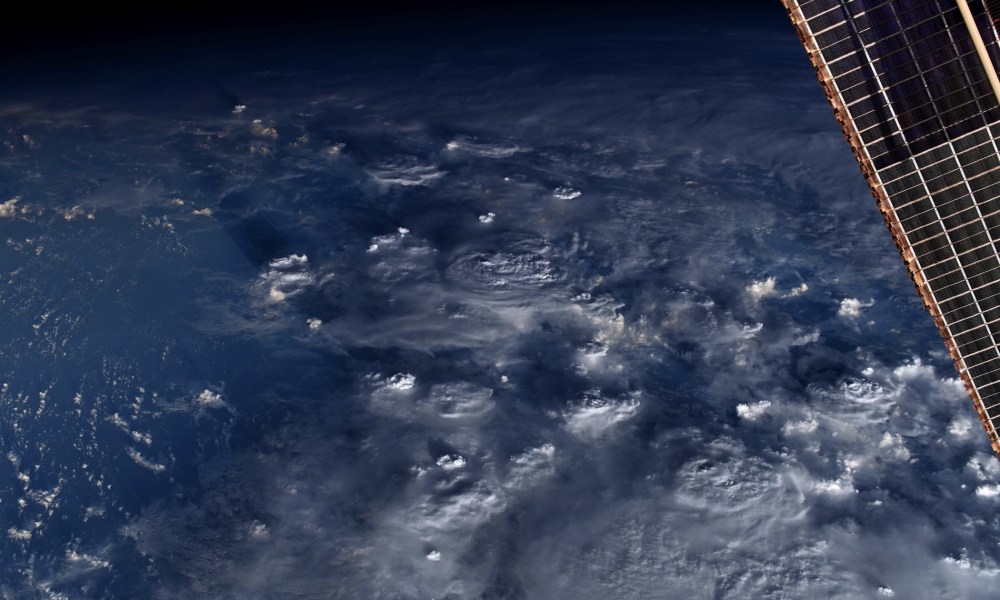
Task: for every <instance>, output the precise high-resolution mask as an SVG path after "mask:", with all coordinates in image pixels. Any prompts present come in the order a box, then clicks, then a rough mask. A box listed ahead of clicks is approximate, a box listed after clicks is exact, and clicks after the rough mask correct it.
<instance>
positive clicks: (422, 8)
mask: <svg viewBox="0 0 1000 600" xmlns="http://www.w3.org/2000/svg"><path fill="white" fill-rule="evenodd" d="M36 6H38V8H30V7H29V8H28V9H26V10H27V12H24V13H21V12H20V8H19V14H20V15H21V16H20V18H19V19H18V21H17V22H16V23H15V22H11V21H8V26H6V27H5V28H4V29H5V31H4V33H3V36H2V37H0V44H2V46H0V50H2V55H0V56H2V59H3V61H4V63H6V64H22V65H23V64H26V63H32V62H35V61H44V60H50V59H51V58H52V57H53V56H56V57H61V58H63V59H64V60H72V59H73V58H74V56H78V57H80V58H83V57H85V56H86V55H87V53H89V52H91V51H94V50H101V49H107V48H109V47H110V48H119V47H120V46H121V45H122V44H155V43H158V42H163V41H166V40H173V41H177V40H189V41H191V42H194V43H208V42H210V41H211V40H217V41H224V40H231V39H232V38H241V37H243V36H247V35H253V36H275V37H280V36H283V35H288V34H292V33H293V32H295V35H298V36H302V35H306V36H316V37H322V36H323V35H324V34H336V35H349V36H355V37H361V38H364V37H371V36H378V35H385V34H392V35H403V36H421V35H425V36H428V37H432V36H434V35H436V34H440V33H443V32H447V31H449V30H461V31H465V32H475V31H489V30H491V29H497V28H504V27H507V28H514V27H590V26H614V25H615V24H629V23H637V22H644V23H646V24H649V25H683V24H684V23H686V22H697V23H699V24H700V25H704V24H707V23H710V22H711V21H712V20H713V19H717V20H718V26H719V27H723V28H724V27H729V26H732V25H759V26H765V27H766V26H773V24H774V23H778V24H779V25H786V23H784V22H783V19H784V14H783V13H784V11H783V9H782V7H781V3H780V1H779V0H743V1H740V2H736V1H726V0H724V1H721V2H719V1H716V2H712V3H685V4H681V3H676V2H636V1H629V0H626V1H616V2H607V1H606V2H580V1H577V2H568V1H563V2H555V1H547V2H546V1H542V2H517V1H513V2H454V1H452V2H446V1H435V2H414V3H408V4H404V5H400V4H399V3H391V2H347V3H344V2H330V3H327V5H326V6H321V5H320V3H310V2H303V1H302V0H288V1H283V2H269V3H263V2H252V1H251V2H243V3H225V4H224V3H218V2H216V3H212V2H193V1H190V0H181V1H178V2H148V3H132V4H131V6H129V7H128V8H120V7H116V8H111V7H104V6H100V5H92V4H91V3H80V4H76V5H72V6H70V7H69V8H62V7H60V8H59V9H58V10H53V9H51V8H49V7H48V6H44V5H42V4H41V3H39V5H36Z"/></svg>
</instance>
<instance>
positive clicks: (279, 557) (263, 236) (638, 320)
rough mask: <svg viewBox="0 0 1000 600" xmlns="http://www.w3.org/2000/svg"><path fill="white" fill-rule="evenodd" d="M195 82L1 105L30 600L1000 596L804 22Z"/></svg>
mask: <svg viewBox="0 0 1000 600" xmlns="http://www.w3.org/2000/svg"><path fill="white" fill-rule="evenodd" d="M711 27H717V25H714V26H711ZM355 42H356V41H355ZM261 43H263V42H261ZM251 54H252V53H251ZM241 56H243V58H241ZM182 58H183V60H182V59H180V58H178V59H177V60H176V61H175V62H171V61H169V60H166V61H160V62H156V63H155V64H152V65H147V64H142V65H140V66H135V65H133V66H131V67H121V69H120V70H117V71H107V72H102V73H98V74H96V75H93V77H90V76H88V77H82V76H80V75H79V74H72V73H60V74H59V77H62V76H63V75H65V76H66V79H65V80H59V79H58V77H55V76H54V79H52V80H45V79H44V78H41V79H35V80H33V82H34V83H32V84H30V85H28V84H26V85H22V86H21V87H19V88H16V91H13V92H10V93H9V94H7V95H6V96H5V97H4V98H3V100H2V104H0V132H2V136H3V139H2V142H3V145H2V147H0V202H2V204H0V241H2V242H3V243H2V244H0V272H2V277H3V283H2V287H0V331H2V332H3V333H2V336H0V451H2V452H0V457H2V458H3V460H2V461H0V514H2V523H0V525H2V528H0V533H2V537H0V557H2V559H0V590H2V591H0V594H2V596H3V597H7V598H115V599H117V598H177V599H180V598H185V599H187V598H338V599H339V598H351V599H353V598H386V599H388V598H393V599H396V598H399V599H403V598H406V599H409V598H439V599H441V598H455V599H457V598H544V599H563V598H565V599H581V600H582V599H605V598H627V599H631V598H806V597H809V598H866V597H880V596H893V595H895V596H896V597H900V598H935V599H937V598H988V597H996V593H997V592H996V589H997V582H998V574H1000V569H998V564H997V560H998V557H1000V548H998V545H997V539H998V538H1000V535H998V534H1000V519H998V514H1000V513H998V510H997V509H998V503H1000V486H998V484H997V482H998V478H1000V463H998V462H997V460H996V459H995V458H994V457H993V456H992V454H991V452H990V450H989V447H988V444H987V442H986V437H985V435H984V434H983V432H982V431H981V428H980V425H979V424H978V422H977V421H976V418H975V414H974V412H973V410H972V408H971V404H970V402H969V400H968V398H967V397H966V395H965V393H964V392H963V390H962V388H961V385H960V384H959V382H958V381H957V379H956V378H955V372H954V369H953V367H952V365H951V363H950V361H949V359H948V358H947V356H946V355H945V353H944V348H943V344H942V342H941V340H940V338H939V336H938V334H937V332H936V330H935V329H934V328H933V325H932V322H931V319H930V317H929V316H928V315H927V314H926V312H925V311H924V309H923V308H922V307H921V306H920V304H919V302H918V300H917V297H916V294H915V293H914V290H913V286H912V284H911V283H910V281H909V280H908V279H907V277H906V274H905V272H904V270H903V267H902V264H901V262H900V260H899V257H898V255H897V252H896V250H895V248H894V247H893V246H892V244H891V241H890V238H889V235H888V234H887V232H886V231H885V228H884V226H883V223H882V219H881V217H880V215H879V213H878V211H877V210H876V208H875V205H874V202H873V200H872V199H871V197H870V195H869V193H868V191H867V189H866V187H865V185H864V181H863V179H862V177H861V175H860V172H859V169H858V167H857V165H856V164H855V163H854V161H853V159H852V157H851V155H850V152H849V150H848V148H847V145H846V144H845V142H844V140H843V139H842V136H841V134H840V132H839V130H838V128H837V125H836V123H835V121H834V119H833V117H832V115H831V111H830V109H829V107H828V105H827V104H826V102H825V99H824V98H823V96H822V93H821V91H820V88H819V86H818V85H817V83H816V81H815V77H814V75H813V73H812V70H811V68H810V66H809V65H808V62H807V60H806V58H805V54H804V52H803V51H802V48H801V47H800V45H799V44H798V42H797V40H796V39H795V36H794V33H793V30H792V28H791V26H790V25H789V24H787V23H784V22H782V23H777V24H775V25H774V27H773V28H761V29H755V28H754V27H751V26H742V27H736V26H734V29H732V30H731V31H727V30H724V31H719V30H718V29H717V28H716V29H711V28H709V27H708V26H705V25H704V24H702V25H698V26H689V25H687V24H684V23H680V24H678V23H673V24H670V25H669V26H668V25H664V26H662V27H660V26H658V25H657V24H655V23H652V24H650V23H645V24H642V25H639V24H634V26H631V27H622V26H616V27H608V28H597V29H595V30H593V31H587V32H582V31H580V30H579V29H569V30H566V31H560V30H558V29H550V28H546V29H543V30H539V29H530V28H527V29H525V30H523V31H522V30H510V29H508V30H504V31H502V32H494V34H492V35H482V36H478V35H477V36H467V37H465V38H462V39H457V40H453V41H450V40H447V39H436V40H433V41H425V42H421V43H416V42H415V41H414V40H413V39H410V40H409V41H405V40H404V41H398V42H396V43H390V44H381V43H368V44H362V43H356V45H355V46H351V45H350V44H346V43H345V45H344V46H342V47H338V42H337V40H331V41H329V43H327V44H326V45H323V46H322V47H318V48H309V49H308V51H305V50H303V51H302V52H299V51H298V50H295V49H292V50H289V49H282V50H281V51H280V52H278V53H277V55H275V56H269V57H267V58H268V60H265V59H264V58H262V57H261V55H260V54H256V55H253V56H251V57H246V56H245V55H244V53H243V50H242V49H239V48H236V49H232V51H230V52H228V53H220V54H218V55H209V56H199V55H198V53H197V51H191V52H188V53H186V54H183V55H182ZM255 61H257V62H255ZM138 62H141V61H138Z"/></svg>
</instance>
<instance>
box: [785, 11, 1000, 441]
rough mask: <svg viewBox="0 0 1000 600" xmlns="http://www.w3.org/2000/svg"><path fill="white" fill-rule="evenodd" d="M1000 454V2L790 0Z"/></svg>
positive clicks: (804, 41) (847, 131) (826, 87)
mask: <svg viewBox="0 0 1000 600" xmlns="http://www.w3.org/2000/svg"><path fill="white" fill-rule="evenodd" d="M782 2H783V3H784V5H785V8H786V9H787V10H788V14H789V16H790V17H791V19H792V22H793V23H794V24H795V27H796V29H797V31H798V34H799V39H800V40H801V41H802V44H803V46H805V48H806V51H807V53H808V54H809V58H810V60H811V61H812V64H813V66H814V67H815V68H816V72H817V75H818V76H819V80H820V83H821V84H822V85H823V89H824V91H825V92H826V95H827V98H828V99H829V100H830V103H831V104H832V106H833V111H834V114H835V116H836V118H837V120H838V121H839V122H840V124H841V127H842V129H843V131H844V135H845V136H846V137H847V139H848V141H849V142H850V144H851V148H852V149H853V151H854V155H855V157H856V158H857V160H858V162H859V163H860V164H861V170H862V172H863V173H864V176H865V178H866V179H867V180H868V184H869V187H870V188H871V191H872V194H873V195H874V196H875V200H876V202H877V203H878V207H879V209H880V210H881V212H882V215H883V216H884V218H885V223H886V226H887V227H888V229H889V231H890V232H891V234H892V237H893V240H894V241H895V243H896V246H897V247H898V248H899V251H900V254H901V255H902V258H903V262H904V263H905V264H906V267H907V269H908V271H909V274H910V277H911V279H912V280H913V282H914V284H915V285H916V287H917V292H918V293H919V295H920V298H921V299H922V300H923V303H924V305H925V306H926V307H927V309H928V310H929V311H930V313H931V315H932V316H933V318H934V322H935V324H936V325H937V327H938V329H939V330H940V332H941V335H942V336H943V337H944V340H945V345H946V346H947V348H948V351H949V353H950V354H951V357H952V358H953V359H954V361H955V366H956V368H957V369H958V372H959V374H960V376H961V379H962V381H963V383H964V384H965V388H966V390H967V391H968V392H969V395H970V397H971V398H972V401H973V404H974V406H975V408H976V412H977V413H978V414H979V417H980V420H981V421H982V423H983V427H984V428H985V430H986V433H987V435H988V436H989V440H990V443H991V445H992V446H993V450H994V451H995V452H996V453H997V455H998V456H1000V438H998V435H997V429H998V428H1000V344H998V342H1000V148H998V144H997V141H996V139H997V137H998V135H1000V100H998V98H1000V82H998V80H997V76H996V70H997V68H998V65H1000V38H998V36H997V22H998V20H997V19H995V18H994V17H997V18H1000V0H990V1H987V2H982V1H981V0H972V1H969V2H967V1H966V0H782Z"/></svg>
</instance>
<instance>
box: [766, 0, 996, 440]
mask: <svg viewBox="0 0 1000 600" xmlns="http://www.w3.org/2000/svg"><path fill="white" fill-rule="evenodd" d="M781 3H782V4H783V5H784V7H785V10H786V11H788V16H789V18H791V20H792V24H793V25H795V31H796V33H797V34H798V36H799V41H800V42H802V46H803V47H804V48H805V49H806V54H808V55H809V62H810V63H812V66H813V68H814V69H815V70H816V76H817V78H818V79H819V82H820V85H822V86H823V93H824V94H826V98H827V100H829V101H830V105H831V106H832V107H833V115H834V117H835V118H836V119H837V122H838V123H839V124H840V129H841V131H843V133H844V137H846V138H847V141H848V143H850V146H851V152H852V153H853V154H854V158H855V159H856V160H857V161H858V164H860V165H861V172H862V174H864V176H865V180H866V181H867V182H868V189H870V190H871V193H872V196H874V197H875V202H876V204H877V206H878V209H879V212H881V213H882V218H883V219H885V226H886V228H887V229H888V230H889V233H891V234H892V241H893V242H894V243H895V244H896V248H897V249H898V250H899V254H900V256H901V257H902V259H903V263H905V264H906V270H907V272H908V273H909V275H910V280H911V281H913V285H914V286H916V288H917V294H918V295H919V296H920V300H921V301H922V302H923V303H924V307H925V308H926V309H927V311H928V312H930V314H931V316H932V317H933V318H934V324H935V325H937V328H938V332H939V333H940V334H941V337H942V338H943V339H944V343H945V347H947V348H948V354H949V355H950V356H951V359H952V360H953V361H954V363H955V369H956V370H957V371H958V374H959V377H960V378H961V380H962V384H963V385H964V386H965V390H966V392H968V394H969V397H970V398H971V399H972V404H973V406H974V408H975V409H976V414H978V415H979V420H980V422H981V423H982V426H983V429H984V430H985V431H986V435H987V437H988V438H989V440H990V446H992V447H993V452H994V453H995V454H996V455H997V457H998V458H1000V437H998V436H997V432H996V430H995V429H994V427H993V425H992V424H991V423H990V419H989V417H988V416H987V414H986V409H985V407H984V406H983V401H982V399H981V398H980V397H979V393H978V392H977V391H976V387H975V385H973V383H972V379H971V378H970V377H969V374H968V373H967V372H966V371H965V369H964V368H963V366H964V365H963V362H962V359H961V357H960V356H959V353H958V348H957V347H956V345H955V341H954V340H953V339H952V338H951V335H950V334H949V333H948V329H947V327H945V323H944V318H943V316H942V315H941V311H940V310H939V309H938V307H937V304H936V303H935V302H934V299H933V297H932V296H931V294H930V287H929V286H928V284H927V281H926V280H925V279H924V276H923V273H922V272H921V271H920V269H919V268H918V267H917V264H916V257H915V256H914V254H913V250H912V249H911V248H910V245H909V243H908V242H907V241H906V238H905V237H904V235H903V228H902V226H901V225H900V223H899V219H898V218H897V217H896V213H895V212H894V211H893V210H892V205H891V204H890V203H889V196H888V194H886V192H885V189H884V188H883V187H882V184H881V183H880V181H879V178H878V176H877V175H876V171H875V167H874V166H873V165H872V163H871V160H869V157H868V156H867V154H866V153H865V152H864V149H863V145H862V142H861V136H860V135H859V133H858V131H857V129H856V128H855V127H854V122H853V121H852V120H851V117H850V114H849V113H848V112H847V107H845V106H844V104H843V103H842V102H841V100H840V97H839V95H838V94H837V91H836V90H835V89H834V87H833V83H832V81H833V74H832V73H831V72H830V70H829V68H828V67H827V66H826V63H825V62H824V60H823V57H822V55H821V54H820V51H819V47H818V46H817V45H816V41H815V39H814V38H813V37H812V35H811V34H810V33H809V31H808V29H806V18H805V15H803V14H802V10H801V9H800V8H799V4H798V2H797V1H796V0H781Z"/></svg>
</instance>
